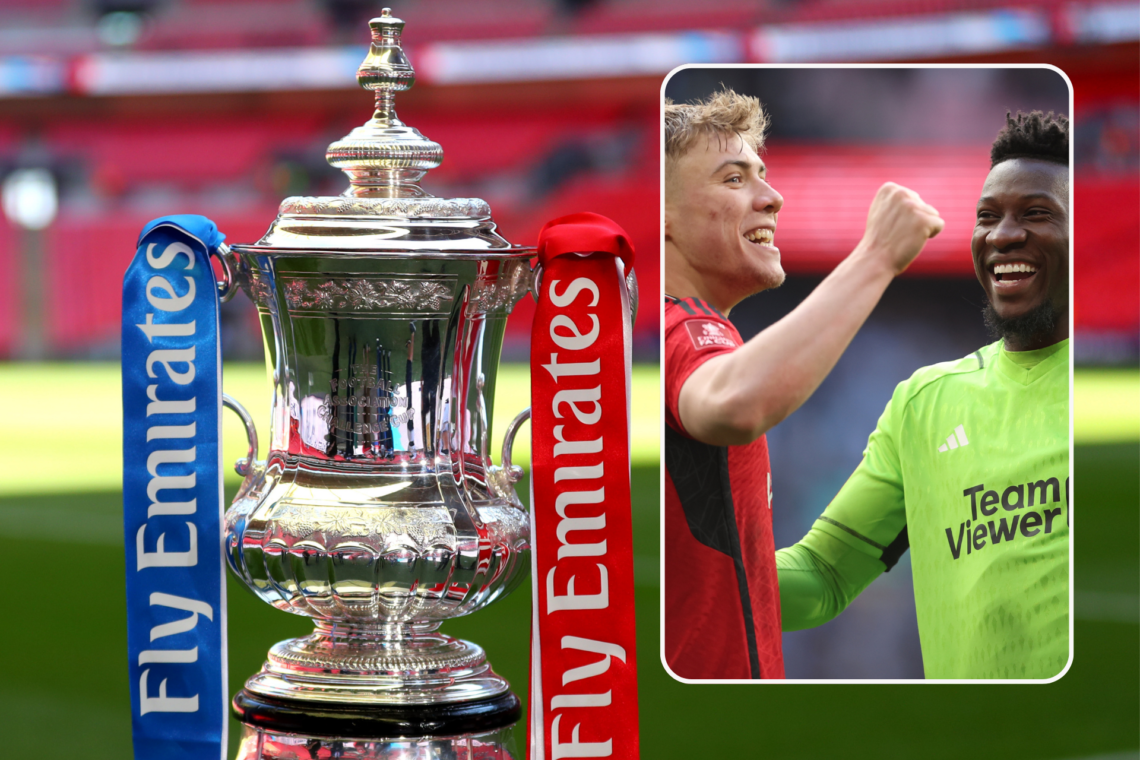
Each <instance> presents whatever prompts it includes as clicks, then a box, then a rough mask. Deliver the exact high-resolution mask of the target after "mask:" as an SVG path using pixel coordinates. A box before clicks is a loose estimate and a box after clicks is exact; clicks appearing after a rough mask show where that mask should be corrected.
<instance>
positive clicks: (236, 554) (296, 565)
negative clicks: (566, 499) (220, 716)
mask: <svg viewBox="0 0 1140 760" xmlns="http://www.w3.org/2000/svg"><path fill="white" fill-rule="evenodd" d="M369 26H370V27H371V30H372V46H371V49H370V51H369V53H368V56H367V58H366V59H365V61H364V63H363V64H362V65H361V67H360V69H359V71H358V74H357V79H358V81H359V82H360V84H361V85H362V86H363V87H365V88H367V89H369V90H373V91H374V92H375V94H376V112H375V114H374V115H373V117H372V120H371V121H369V122H368V123H367V124H365V125H364V126H362V127H359V128H358V129H355V130H353V132H352V133H351V134H349V135H348V136H347V137H345V138H343V139H341V140H339V141H337V142H335V143H333V144H332V145H331V146H329V149H328V154H327V157H328V160H329V163H331V164H332V165H333V166H336V167H338V168H340V169H342V170H343V171H344V172H345V173H346V174H347V175H348V177H349V181H350V183H351V186H350V187H349V189H348V190H347V191H346V192H345V193H344V194H343V195H340V196H337V197H321V198H312V197H294V198H288V199H286V200H285V201H284V202H283V203H282V204H281V208H280V213H279V215H278V217H277V219H276V221H274V223H273V225H272V226H271V227H270V229H269V231H268V232H267V233H266V234H265V236H264V237H263V238H262V239H261V240H260V241H258V242H257V243H256V244H253V245H233V246H232V247H231V248H230V249H229V250H228V252H226V253H225V254H224V256H223V263H224V264H225V267H224V268H225V279H226V281H227V285H228V286H229V287H230V289H231V292H232V290H233V289H236V288H237V287H238V286H240V287H241V288H242V289H243V290H244V291H245V292H246V294H247V295H248V296H249V297H250V298H251V299H252V300H253V302H254V303H255V304H256V305H257V309H258V313H259V315H260V318H261V325H262V330H263V332H264V339H265V347H266V352H267V363H268V365H269V370H270V373H271V376H272V377H271V379H272V384H273V393H274V398H273V412H272V423H271V426H270V430H271V434H270V444H269V452H268V455H267V457H266V458H265V460H264V461H256V456H255V453H256V449H257V443H256V432H255V431H254V427H253V423H252V420H250V418H249V415H248V414H246V413H245V412H244V410H240V411H239V413H240V414H241V415H242V416H243V418H244V420H245V423H246V427H247V430H248V432H249V434H250V447H251V454H250V457H249V459H248V460H247V461H246V462H243V463H239V472H241V473H242V474H243V475H244V476H245V480H244V482H243V484H242V487H241V490H240V491H239V493H238V495H237V497H236V498H235V500H234V503H233V506H232V507H231V508H230V510H229V511H228V512H227V514H226V521H225V542H226V554H227V557H228V561H229V564H230V567H231V569H232V570H233V571H234V572H235V573H236V574H237V575H238V576H239V577H240V578H241V579H242V580H243V581H244V582H245V583H246V584H247V585H248V586H249V587H250V588H251V589H252V590H253V591H254V593H255V594H257V595H258V596H259V597H261V598H262V599H264V600H265V601H266V602H268V603H270V604H272V605H273V606H274V607H277V608H278V609H281V610H287V611H289V612H293V613H295V614H298V615H305V616H308V617H311V618H313V620H314V622H315V625H316V630H315V631H314V632H313V634H312V635H310V636H307V637H304V638H300V639H292V640H288V641H283V642H280V643H278V644H277V645H275V646H274V647H273V648H272V649H271V650H270V652H269V657H268V661H267V662H266V663H265V665H264V667H263V668H262V670H261V672H260V673H257V674H256V675H254V676H253V677H251V678H250V679H249V680H248V681H247V682H246V684H245V688H244V689H243V690H242V691H241V692H239V694H238V695H237V697H235V699H234V709H235V712H236V713H237V715H238V717H239V718H240V719H241V721H242V723H243V726H244V727H243V734H242V743H241V750H240V752H239V758H241V760H247V759H251V758H297V759H306V758H317V757H336V758H345V759H347V758H388V757H393V758H395V757H400V758H447V757H464V758H467V757H473V758H482V759H484V760H492V759H496V758H507V757H510V755H509V754H508V752H509V747H508V746H507V744H508V740H509V736H510V730H511V726H512V725H513V724H514V723H515V722H516V721H517V720H518V717H519V714H520V705H519V701H518V698H517V697H515V696H514V695H513V694H512V693H511V692H510V690H509V686H508V684H507V682H506V681H505V680H504V679H503V678H501V677H500V676H498V675H496V674H495V673H494V672H493V671H492V670H491V668H490V666H489V665H488V663H487V660H486V657H485V656H484V653H483V650H482V649H480V648H479V647H478V646H476V645H474V644H472V643H469V642H466V641H460V640H456V639H454V638H451V637H449V636H446V635H444V634H442V633H440V632H439V631H438V630H437V629H438V627H439V625H440V623H441V622H442V621H444V620H447V619H450V618H453V617H458V616H460V615H466V614H468V613H470V612H474V611H475V610H478V609H481V608H482V607H485V606H487V605H488V604H490V603H491V602H493V601H495V600H496V599H499V598H500V597H502V596H505V595H506V594H508V593H509V592H510V591H511V590H512V589H513V588H515V587H516V586H518V585H519V583H520V582H521V581H522V580H523V579H524V578H525V577H526V576H527V572H528V569H529V565H530V530H529V518H528V515H527V514H526V512H525V511H524V510H523V508H522V505H521V504H520V503H519V500H518V497H517V496H516V495H515V492H514V489H513V485H512V484H513V482H514V481H515V480H517V479H518V469H517V468H515V467H512V466H511V465H510V442H511V440H513V434H514V431H515V430H516V429H517V423H519V422H521V415H520V419H517V420H516V423H514V424H512V425H511V427H510V428H509V430H508V435H507V442H506V444H505V445H504V447H503V448H504V451H503V463H502V466H496V465H494V464H492V461H491V456H490V452H489V451H488V441H489V440H490V432H491V422H492V417H493V411H494V409H493V399H494V395H495V374H496V369H497V367H498V362H499V353H500V348H501V345H502V342H503V334H504V329H505V327H506V321H507V315H508V313H509V312H510V310H511V308H512V307H513V305H514V304H515V303H516V302H517V301H518V300H519V298H521V297H522V296H523V295H524V294H526V293H527V292H528V291H529V289H530V286H531V281H532V271H531V269H530V266H529V261H528V260H529V258H530V257H531V256H532V255H533V254H534V249H533V248H527V247H521V246H516V245H512V244H510V243H509V242H507V241H506V240H504V239H503V238H502V237H501V236H500V235H499V234H498V233H497V232H496V231H495V224H494V222H493V221H492V220H491V214H490V209H489V208H488V206H487V204H486V203H485V202H484V201H482V200H478V199H472V198H450V199H444V198H436V197H433V196H431V195H429V194H427V193H426V192H424V191H423V190H422V189H421V188H420V187H419V185H418V184H417V183H418V182H419V181H420V179H421V178H422V177H423V176H424V174H425V173H426V172H427V171H428V170H429V169H431V168H433V167H435V166H438V165H439V163H440V161H441V160H442V157H443V151H442V149H441V148H440V146H439V145H438V144H437V143H435V142H432V141H431V140H429V139H427V138H425V137H424V136H423V135H422V134H420V133H419V132H418V131H417V130H415V129H413V128H411V127H408V126H405V125H404V124H403V123H402V122H400V120H399V119H397V118H396V112H395V109H394V107H393V101H394V98H395V95H396V93H397V92H400V91H403V90H406V89H408V88H410V87H411V86H412V84H413V83H414V81H415V73H414V71H413V70H412V67H411V65H410V64H409V63H408V60H407V58H406V57H405V55H404V53H403V51H402V49H401V47H400V33H401V31H402V29H403V26H404V22H403V21H401V20H399V19H396V18H392V17H391V15H390V14H389V11H388V10H387V9H385V11H384V14H383V15H382V16H381V17H380V18H376V19H373V20H372V21H370V22H369ZM227 404H228V405H231V406H233V403H232V402H231V401H228V400H227Z"/></svg>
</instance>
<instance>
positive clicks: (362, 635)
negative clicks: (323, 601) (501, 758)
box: [246, 621, 509, 705]
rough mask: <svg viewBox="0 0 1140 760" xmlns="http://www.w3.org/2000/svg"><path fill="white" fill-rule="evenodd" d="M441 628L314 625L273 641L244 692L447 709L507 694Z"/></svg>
mask: <svg viewBox="0 0 1140 760" xmlns="http://www.w3.org/2000/svg"><path fill="white" fill-rule="evenodd" d="M438 627H439V623H438V622H430V623H384V624H378V625H373V626H364V625H359V624H345V623H332V622H328V621H318V622H317V625H316V630H315V631H313V633H311V634H310V635H308V636H305V637H302V638H298V639H289V640H287V641H282V642H278V643H277V644H275V645H274V646H273V648H272V649H270V650H269V658H268V661H267V662H266V663H265V665H264V666H263V667H262V670H261V672H260V673H257V674H256V675H254V676H253V677H252V678H250V679H249V680H248V681H247V682H246V689H247V690H248V691H249V692H251V693H253V694H256V695H259V696H262V697H269V698H272V699H283V700H288V701H293V702H296V701H300V702H320V703H325V704H328V703H337V704H347V705H357V704H368V705H429V704H444V703H451V702H463V701H471V700H481V699H488V698H491V697H497V696H500V695H502V694H505V693H507V692H508V690H509V687H508V684H507V682H506V680H504V679H503V678H502V677H501V676H499V675H497V674H496V673H495V672H494V671H492V670H491V666H490V665H489V664H488V663H487V657H486V655H485V654H484V652H483V649H482V648H481V647H479V646H477V645H475V644H472V643H471V642H469V641H462V640H460V639H456V638H453V637H451V636H448V635H446V634H443V633H440V632H439V631H438V630H437V629H438Z"/></svg>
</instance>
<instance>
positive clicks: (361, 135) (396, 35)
mask: <svg viewBox="0 0 1140 760" xmlns="http://www.w3.org/2000/svg"><path fill="white" fill-rule="evenodd" d="M368 26H369V28H370V29H371V32H372V44H371V46H370V47H369V49H368V55H367V56H366V57H365V59H364V62H363V63H361V64H360V68H359V69H357V72H356V81H357V82H359V83H360V86H361V87H363V88H365V89H366V90H372V91H373V92H375V93H376V111H375V113H373V114H372V119H371V120H370V121H369V122H368V123H366V124H364V125H363V126H361V127H357V128H356V129H354V130H353V131H352V132H351V133H350V134H349V135H347V136H346V137H343V138H341V139H340V140H337V141H336V142H334V143H333V144H332V145H330V146H329V149H328V151H327V152H326V153H325V158H327V159H328V162H329V163H330V164H332V165H333V166H335V167H337V168H338V169H340V170H341V171H343V172H344V173H345V174H347V175H348V179H349V182H350V183H351V187H349V189H348V190H347V191H346V192H345V195H350V196H357V197H389V198H409V197H423V196H425V195H427V193H425V192H424V190H423V189H422V188H421V187H420V186H419V184H417V183H418V182H419V180H420V179H421V178H422V177H423V176H424V174H426V173H427V172H428V171H429V170H430V169H434V168H435V167H437V166H439V165H440V163H441V162H442V161H443V148H441V147H440V145H439V143H437V142H434V141H432V140H429V139H427V138H426V137H424V136H423V135H422V134H420V132H419V130H417V129H414V128H412V127H408V126H406V125H405V124H404V123H403V122H401V121H400V120H399V118H397V117H396V107H395V100H396V93H397V92H403V91H405V90H409V89H411V87H412V85H414V84H415V83H416V72H415V69H413V68H412V64H411V63H410V62H409V61H408V57H407V56H406V55H405V54H404V50H403V48H402V47H400V34H401V33H402V32H403V30H404V22H403V21H402V20H401V19H398V18H396V17H394V16H393V15H392V11H391V9H390V8H385V9H384V10H383V12H382V13H381V14H380V16H378V17H377V18H374V19H372V20H371V21H369V22H368Z"/></svg>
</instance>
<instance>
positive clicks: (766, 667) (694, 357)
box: [664, 90, 942, 679]
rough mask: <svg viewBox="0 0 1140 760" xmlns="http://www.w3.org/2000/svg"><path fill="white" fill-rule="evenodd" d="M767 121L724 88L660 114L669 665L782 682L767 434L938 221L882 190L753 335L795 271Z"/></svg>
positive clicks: (831, 361)
mask: <svg viewBox="0 0 1140 760" xmlns="http://www.w3.org/2000/svg"><path fill="white" fill-rule="evenodd" d="M766 124H767V117H766V116H765V114H764V112H763V110H762V109H761V107H760V101H759V100H757V99H756V98H753V97H747V96H743V95H740V94H738V93H735V92H732V91H729V90H726V91H723V92H719V93H716V94H714V95H713V96H712V97H710V98H709V99H708V100H707V101H705V102H702V103H692V104H684V105H680V104H678V105H674V104H671V103H670V104H667V105H666V107H665V293H666V297H665V366H664V375H665V419H666V433H665V466H666V478H665V660H666V663H667V664H668V666H669V668H670V669H671V670H672V672H673V673H675V674H676V675H678V676H681V677H684V678H693V679H755V678H783V677H784V661H783V653H782V649H781V642H780V614H779V613H780V594H779V589H778V587H777V579H776V563H775V549H776V547H775V544H774V542H773V539H772V510H771V506H772V502H771V485H772V480H771V474H770V469H769V462H768V445H767V442H766V440H765V436H764V433H765V431H766V430H768V429H770V428H771V427H772V426H773V425H775V424H776V423H778V422H779V421H780V420H782V419H783V418H784V417H786V416H787V415H789V414H791V413H792V412H793V411H794V410H795V409H796V408H797V407H798V406H800V404H802V403H803V402H804V401H806V400H807V398H808V397H809V396H810V395H811V394H812V392H813V391H814V390H815V389H816V388H817V387H819V384H820V383H821V382H822V381H823V379H824V377H826V376H827V373H828V372H830V371H831V368H832V367H833V366H835V363H836V361H838V360H839V357H840V355H841V354H842V353H843V350H844V349H845V348H846V347H847V344H848V343H850V342H851V338H852V337H853V336H854V335H855V332H856V331H857V330H858V329H859V327H860V325H862V324H863V321H864V320H865V319H866V318H867V315H868V314H870V313H871V310H872V309H873V308H874V307H875V304H876V303H878V300H879V297H880V296H881V295H882V294H883V291H884V290H885V289H886V287H887V285H889V284H890V282H891V280H892V279H893V278H894V277H895V275H897V274H898V273H899V272H901V271H902V270H903V269H905V268H906V267H907V265H908V264H909V263H910V262H911V261H912V260H913V259H914V258H915V256H917V255H918V253H919V251H921V250H922V248H923V246H924V245H925V244H926V241H927V239H928V238H930V237H931V236H933V235H935V234H937V233H938V231H939V230H941V229H942V219H940V218H939V216H938V212H937V211H935V210H934V209H933V208H932V207H930V206H929V205H927V204H926V203H924V202H923V201H922V199H921V198H919V196H918V194H917V193H915V192H913V191H911V190H908V189H906V188H904V187H900V186H899V185H896V184H893V183H887V184H885V185H883V187H882V188H880V189H879V191H878V193H877V194H876V196H875V199H874V200H873V201H872V203H871V208H870V210H869V211H868V213H867V228H866V232H865V234H864V236H863V239H862V240H861V241H860V243H859V245H858V246H856V248H855V250H854V251H853V252H852V253H851V255H850V256H848V257H847V258H846V259H845V260H844V261H842V262H841V263H840V264H839V266H837V267H836V268H835V270H834V271H833V272H832V273H831V274H830V275H829V276H828V277H827V279H825V280H824V281H823V282H822V283H820V285H819V287H817V288H816V289H815V292H813V293H812V294H811V295H810V296H809V297H808V298H807V299H805V300H804V302H803V303H802V304H800V305H799V306H798V307H797V308H796V309H795V310H794V311H793V312H792V313H791V314H789V315H787V316H786V317H784V318H783V319H781V320H780V321H779V322H777V323H776V324H774V325H772V326H771V327H769V328H767V329H766V330H764V331H762V332H761V333H760V334H759V335H756V336H755V337H753V338H752V339H751V340H749V341H748V342H747V343H745V342H744V341H742V340H741V338H740V334H739V333H738V332H737V331H736V328H735V327H733V325H732V323H731V322H729V321H728V320H727V319H726V316H727V315H728V313H729V310H731V309H732V307H734V306H735V305H736V304H737V303H739V302H740V301H742V300H743V299H745V298H747V297H748V296H750V295H752V294H754V293H758V292H760V291H762V290H766V289H768V288H773V287H776V286H777V285H779V284H780V283H781V282H782V281H783V279H784V270H783V268H782V267H781V266H780V250H779V249H778V248H776V247H775V245H774V244H773V242H774V237H775V232H776V216H777V213H778V212H779V210H780V208H781V206H782V205H783V202H784V200H783V198H782V197H781V196H780V194H779V193H778V192H776V190H775V189H774V188H773V187H772V185H771V184H770V183H769V177H768V171H767V167H766V166H765V165H764V162H763V161H762V160H761V159H760V156H759V155H758V152H759V151H761V150H762V149H763V141H764V127H765V125H766Z"/></svg>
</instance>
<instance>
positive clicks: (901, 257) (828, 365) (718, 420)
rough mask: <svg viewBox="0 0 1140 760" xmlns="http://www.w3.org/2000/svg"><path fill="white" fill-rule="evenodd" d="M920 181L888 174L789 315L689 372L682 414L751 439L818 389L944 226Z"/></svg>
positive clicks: (705, 427)
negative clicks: (836, 255)
mask: <svg viewBox="0 0 1140 760" xmlns="http://www.w3.org/2000/svg"><path fill="white" fill-rule="evenodd" d="M943 224H944V223H943V221H942V219H941V218H940V217H939V216H938V212H937V211H936V210H935V209H934V208H933V207H932V206H930V205H928V204H926V203H925V202H923V200H922V199H921V198H920V197H919V196H918V194H917V193H915V192H914V191H913V190H908V189H907V188H905V187H902V186H900V185H896V184H894V183H890V182H888V183H887V184H885V185H883V186H882V187H881V188H879V191H878V193H877V194H876V195H875V199H874V201H873V202H872V203H871V208H870V210H869V211H868V213H867V228H866V232H865V233H864V235H863V239H862V240H861V241H860V243H859V245H858V246H856V248H855V250H854V251H852V252H851V254H850V255H849V256H848V257H847V258H846V259H844V260H843V261H842V262H841V263H840V264H839V266H837V267H836V268H835V269H834V270H833V271H832V272H831V274H830V275H828V277H827V278H826V279H825V280H824V281H823V282H822V283H820V285H819V287H817V288H816V289H815V290H814V291H813V292H812V294H811V295H810V296H808V297H807V298H806V299H805V300H804V302H803V303H801V304H800V305H799V306H798V307H796V309H795V310H794V311H793V312H792V313H791V314H789V315H788V316H786V317H784V318H783V319H781V320H780V321H779V322H777V323H776V324H774V325H772V326H771V327H769V328H767V329H766V330H764V331H763V332H761V333H760V334H759V335H756V336H755V337H754V338H752V339H751V340H749V341H748V342H747V343H745V344H744V345H743V346H741V347H740V348H739V349H737V350H736V351H733V352H731V353H727V354H724V355H721V356H718V357H715V358H713V359H710V360H709V361H707V362H705V363H704V364H703V365H701V366H700V367H699V368H698V369H696V370H695V371H694V372H693V373H692V375H690V376H689V378H688V379H687V380H686V381H685V384H684V385H683V386H682V388H681V392H680V397H679V400H678V409H679V412H680V417H681V423H682V424H683V426H684V428H685V430H686V431H687V432H688V433H689V435H691V436H692V437H693V438H696V439H697V440H699V441H703V442H705V443H709V444H712V445H716V446H727V445H738V444H745V443H749V442H751V441H753V440H755V439H756V438H758V437H760V436H761V435H762V434H763V433H765V432H766V431H767V430H769V429H770V428H772V427H773V426H775V425H776V424H777V423H778V422H780V421H781V420H783V419H784V418H785V417H787V416H788V415H789V414H791V413H792V412H793V411H795V410H796V409H797V408H799V406H800V405H801V404H803V402H804V401H806V400H807V398H808V397H809V396H811V394H812V393H813V392H814V391H815V389H816V388H817V387H819V384H820V383H821V382H823V379H824V378H825V377H826V376H827V373H828V372H830V371H831V369H832V367H834V366H835V363H836V362H837V361H838V360H839V357H840V355H842V353H843V351H844V350H845V349H846V348H847V346H848V344H849V343H850V342H851V339H852V338H853V337H854V336H855V333H856V332H857V331H858V330H859V328H860V327H861V326H862V325H863V322H864V321H865V320H866V319H867V316H868V315H869V314H870V313H871V310H872V309H873V308H874V307H875V304H877V303H878V301H879V298H880V297H881V296H882V294H883V291H884V290H886V288H887V285H889V284H890V282H891V280H892V279H894V277H895V276H896V275H897V274H899V273H900V272H902V271H903V270H904V269H906V267H907V265H909V264H910V262H911V261H913V260H914V258H915V257H916V256H917V255H918V254H919V252H920V251H921V250H922V248H923V246H924V245H925V244H926V241H927V240H928V239H929V238H931V237H933V236H934V235H937V234H938V233H939V232H940V231H941V230H942V227H943Z"/></svg>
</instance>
